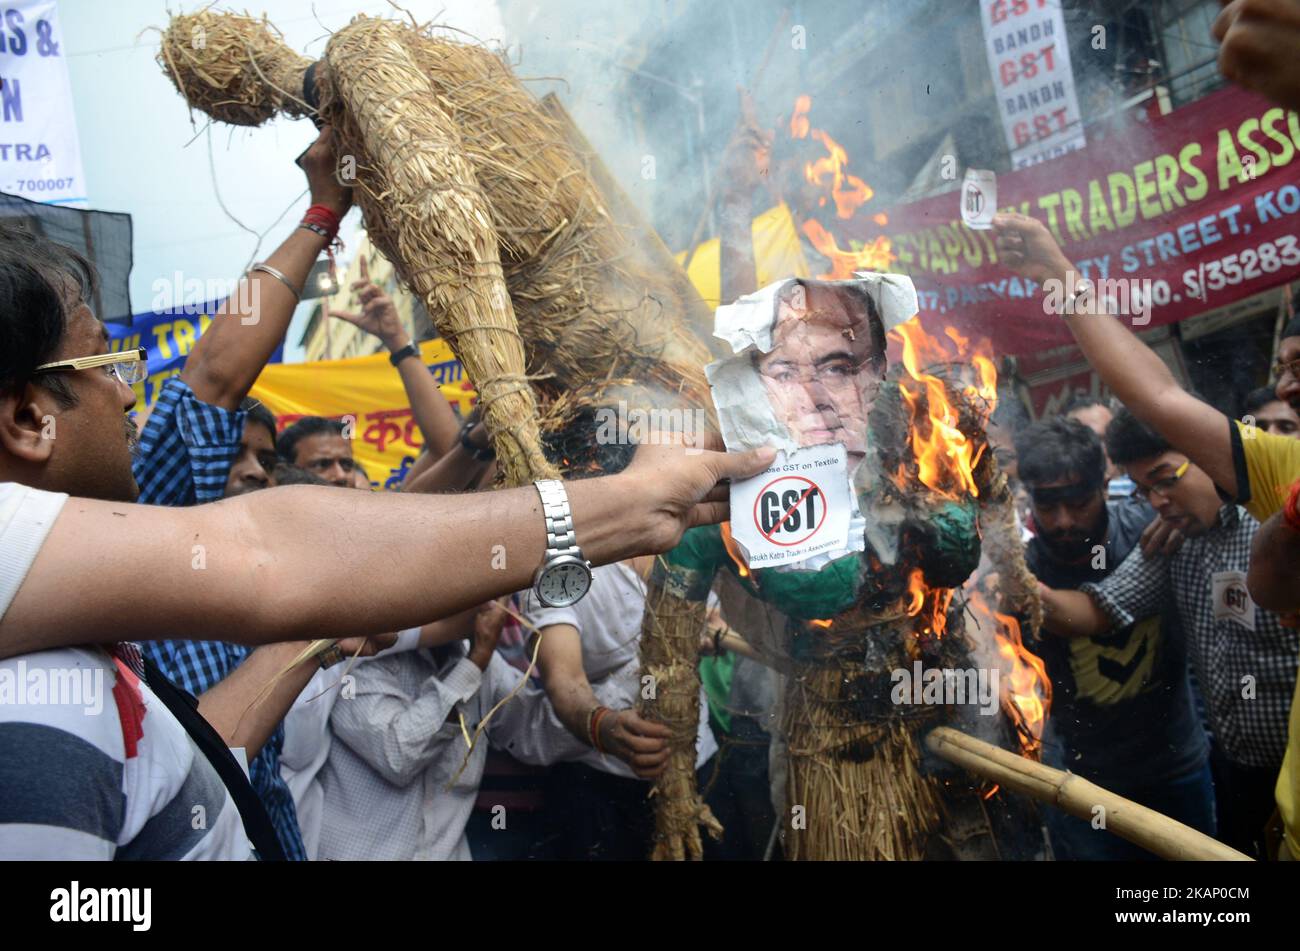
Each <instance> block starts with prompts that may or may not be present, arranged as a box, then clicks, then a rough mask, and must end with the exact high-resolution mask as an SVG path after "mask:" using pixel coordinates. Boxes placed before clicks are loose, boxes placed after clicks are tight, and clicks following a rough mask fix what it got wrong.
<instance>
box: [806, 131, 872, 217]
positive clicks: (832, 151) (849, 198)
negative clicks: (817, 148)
mask: <svg viewBox="0 0 1300 951" xmlns="http://www.w3.org/2000/svg"><path fill="white" fill-rule="evenodd" d="M812 137H813V138H814V139H816V140H817V141H818V142H820V143H821V144H822V145H824V146H825V147H826V153H827V154H826V155H825V156H823V157H822V158H819V159H818V160H817V161H815V162H808V163H807V164H805V165H804V167H803V174H804V177H805V178H807V179H808V181H809V183H811V184H813V185H818V186H824V185H825V184H826V179H827V177H828V176H829V178H830V183H831V198H833V199H834V200H835V214H836V215H837V216H839V217H840V218H844V219H849V218H852V217H853V213H854V212H856V211H857V210H858V209H859V208H861V207H862V206H863V205H865V204H866V203H867V202H869V201H870V200H871V196H872V195H874V194H875V192H874V191H872V189H871V186H870V185H868V184H867V183H866V182H864V181H863V180H862V179H860V178H858V176H856V175H850V174H849V173H848V172H847V171H845V168H844V167H845V166H846V165H848V164H849V154H848V153H847V152H845V151H844V146H842V145H840V144H839V143H838V142H836V141H835V140H834V139H832V138H831V137H830V136H829V135H827V134H826V132H825V131H823V130H822V129H813V130H812ZM819 204H821V205H822V206H825V204H826V197H825V196H822V199H821V201H820V202H819Z"/></svg>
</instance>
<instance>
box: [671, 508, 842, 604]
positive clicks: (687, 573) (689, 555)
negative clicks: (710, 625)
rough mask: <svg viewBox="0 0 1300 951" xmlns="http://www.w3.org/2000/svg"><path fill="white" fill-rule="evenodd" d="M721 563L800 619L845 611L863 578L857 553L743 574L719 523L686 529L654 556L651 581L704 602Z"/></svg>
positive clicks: (764, 597)
mask: <svg viewBox="0 0 1300 951" xmlns="http://www.w3.org/2000/svg"><path fill="white" fill-rule="evenodd" d="M720 566H725V567H727V568H729V569H730V570H731V571H732V572H733V573H734V574H735V575H736V576H737V577H738V578H739V579H740V583H741V584H742V585H744V586H745V587H746V588H747V589H748V590H749V591H750V592H751V593H753V594H754V596H755V597H757V598H759V599H760V600H762V601H765V602H767V603H768V604H771V605H774V606H775V607H776V608H778V609H779V610H780V611H782V612H783V613H785V614H788V615H789V616H791V617H793V618H797V619H799V620H804V621H808V620H812V619H813V618H828V617H834V616H835V615H836V614H839V613H840V612H842V611H845V610H848V608H850V607H852V606H853V602H854V601H855V600H856V599H857V596H858V590H859V588H860V586H861V583H862V559H861V557H859V555H858V554H857V553H856V552H851V553H850V554H847V555H845V556H843V557H842V558H837V559H836V560H835V561H832V562H831V563H830V564H828V565H826V566H824V567H822V568H821V569H819V570H817V571H799V570H792V571H781V570H778V569H776V568H759V569H758V570H757V571H748V570H747V571H746V572H745V573H744V574H742V573H741V571H740V566H739V565H737V564H736V563H735V562H734V561H733V560H732V558H731V556H730V555H729V554H727V549H726V545H724V544H723V541H722V529H721V528H720V527H719V526H717V525H705V526H701V527H699V528H692V529H690V530H688V531H687V532H686V533H685V534H684V535H683V536H682V540H681V542H680V543H679V544H678V545H677V547H676V548H674V549H673V550H672V551H670V552H668V554H666V555H664V556H663V557H662V558H660V559H656V563H655V580H657V581H659V583H660V584H662V585H663V587H664V588H665V589H666V590H667V591H668V592H669V593H671V594H674V595H676V596H677V597H680V598H685V599H686V600H688V601H703V600H704V599H705V598H707V597H708V593H709V589H710V588H711V587H712V586H713V578H714V576H715V575H716V574H717V571H718V568H719V567H720Z"/></svg>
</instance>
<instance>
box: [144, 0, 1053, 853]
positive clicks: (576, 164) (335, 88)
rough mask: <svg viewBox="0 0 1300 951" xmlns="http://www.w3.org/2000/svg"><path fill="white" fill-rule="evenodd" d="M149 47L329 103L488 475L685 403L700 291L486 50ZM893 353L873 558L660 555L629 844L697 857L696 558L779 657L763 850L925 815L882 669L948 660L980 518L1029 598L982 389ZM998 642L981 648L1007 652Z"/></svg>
mask: <svg viewBox="0 0 1300 951" xmlns="http://www.w3.org/2000/svg"><path fill="white" fill-rule="evenodd" d="M158 59H159V62H160V64H161V65H162V66H163V68H164V70H165V71H166V72H167V74H168V76H170V77H171V79H172V81H173V82H174V83H175V85H176V87H177V89H178V90H179V91H180V93H181V95H182V96H183V97H184V98H185V99H186V101H187V102H188V103H189V104H190V106H191V107H193V108H194V109H198V110H199V111H201V112H203V113H206V114H207V115H208V116H210V117H211V118H212V119H214V120H216V121H220V122H227V123H232V124H237V125H245V126H248V125H259V124H262V123H264V122H266V121H268V120H269V119H271V118H272V117H274V116H277V115H288V116H295V117H311V118H314V119H317V120H319V121H322V122H325V123H328V124H329V125H330V126H332V127H333V129H334V130H335V135H336V136H337V138H338V151H339V154H340V155H342V156H346V157H350V159H351V160H352V161H353V162H354V163H355V181H354V185H355V192H354V194H355V196H356V200H357V203H358V204H359V205H360V207H361V209H362V212H363V214H364V216H365V221H366V227H367V230H368V232H369V235H370V237H371V240H372V241H373V242H374V243H375V245H376V246H377V247H378V248H379V249H380V251H381V252H382V253H383V254H384V255H385V256H386V257H387V258H388V259H389V260H391V261H392V262H393V264H394V266H395V267H396V269H397V272H398V274H399V276H400V277H401V279H402V280H403V282H404V283H405V284H407V285H408V286H409V287H410V288H411V289H412V291H413V292H414V293H415V294H417V295H418V297H419V298H420V300H422V301H423V302H424V304H425V306H426V308H427V310H428V312H429V314H430V315H431V317H432V318H433V320H434V322H435V324H436V326H437V327H438V329H439V331H440V332H441V333H442V335H443V336H444V337H446V338H447V340H448V342H449V343H450V344H451V346H452V347H453V349H454V350H455V352H456V354H457V356H458V357H459V358H460V360H461V361H462V363H463V364H464V365H465V368H466V371H467V373H468V375H469V376H470V378H471V379H473V380H474V382H475V384H476V386H477V388H478V391H479V393H480V400H481V402H482V405H483V407H484V416H485V420H486V423H487V426H488V429H489V432H490V434H491V436H492V439H493V441H494V444H495V447H496V451H497V458H498V460H499V462H500V466H501V470H502V475H503V481H504V482H505V483H506V484H508V485H524V484H527V483H529V482H531V481H534V480H536V479H542V478H553V477H555V476H556V475H557V472H558V471H559V470H560V469H564V470H566V471H572V470H580V469H588V470H608V469H609V468H611V467H612V466H613V465H614V464H616V462H617V460H616V459H613V458H605V457H604V456H603V455H602V453H604V452H605V447H601V446H599V445H593V443H594V442H595V440H593V439H592V438H591V426H592V421H593V413H594V411H595V410H596V409H598V408H599V407H602V406H608V405H609V404H610V403H612V402H614V401H616V400H617V401H620V404H621V405H622V406H623V407H626V408H628V409H636V408H637V407H642V408H648V407H655V408H657V409H659V410H663V409H665V408H673V407H675V408H681V409H689V410H700V409H703V410H704V411H706V412H711V405H710V400H709V398H708V388H707V384H706V383H705V381H704V377H703V372H702V368H703V366H704V364H705V363H706V362H707V361H708V360H709V358H710V354H709V351H708V348H707V347H706V346H705V345H704V343H703V342H702V341H703V340H705V339H707V338H708V334H709V331H710V330H711V324H712V321H711V319H710V314H709V312H708V310H707V308H705V306H704V305H703V303H702V301H701V300H700V299H699V297H698V295H697V294H696V293H695V292H694V290H693V289H692V288H691V286H690V284H689V281H688V280H687V278H686V276H685V274H684V273H683V272H682V271H681V269H680V268H679V267H678V266H677V265H676V264H675V262H673V260H672V259H671V257H670V256H669V255H668V254H667V252H666V250H665V249H664V248H663V247H662V245H660V244H659V243H658V241H657V239H656V238H655V237H654V235H653V233H652V232H650V231H649V229H647V228H643V227H639V226H637V225H636V224H635V222H634V223H633V224H632V225H631V226H629V224H628V222H629V220H631V219H633V218H634V215H633V214H632V213H630V212H629V211H628V208H627V207H626V202H624V203H623V207H621V208H620V207H615V206H616V205H617V204H618V196H616V195H614V194H613V192H614V189H613V188H612V187H611V185H610V182H609V181H608V180H604V179H602V170H601V169H599V167H598V163H595V162H594V160H593V157H592V156H590V155H589V154H587V152H586V150H585V148H584V143H582V141H581V137H580V136H579V135H578V134H577V133H576V130H574V129H573V128H572V127H571V126H569V125H568V124H567V123H566V122H565V117H564V116H563V115H562V110H558V109H557V107H555V105H554V104H551V106H550V107H549V108H548V107H547V106H546V105H545V104H543V103H539V102H538V101H537V100H536V99H534V97H533V96H532V95H531V94H529V93H528V92H527V91H526V90H525V89H524V88H523V86H522V85H521V84H520V83H519V81H518V80H517V79H516V78H515V76H514V75H513V73H512V72H511V70H510V68H509V66H508V65H507V64H506V63H505V62H504V60H503V59H502V58H501V57H500V56H498V55H496V54H494V53H492V52H490V51H489V50H487V49H484V48H482V47H479V46H475V45H471V44H466V43H460V42H456V41H454V40H451V39H448V38H447V37H445V36H440V35H435V33H434V32H433V31H431V30H430V29H428V28H425V27H421V26H419V25H417V24H414V23H412V24H406V23H402V22H397V21H393V20H388V19H375V18H369V17H364V16H358V17H356V18H355V19H354V20H353V21H352V22H351V23H349V24H348V25H347V26H346V27H344V28H342V29H340V30H339V31H338V32H337V33H334V34H333V35H332V36H331V38H330V39H329V41H328V43H327V44H326V47H325V51H324V54H323V56H322V57H321V59H320V60H319V61H316V62H313V61H311V60H308V59H306V58H305V57H302V56H300V55H299V54H297V53H295V52H294V51H293V50H291V49H289V48H288V47H287V46H286V45H285V44H284V43H283V41H282V40H281V38H280V36H279V34H278V33H277V32H276V31H275V30H274V28H273V27H272V26H271V25H270V24H269V23H267V22H266V21H265V20H264V19H257V18H253V17H250V16H238V15H233V14H222V13H216V12H213V11H211V10H207V9H205V10H203V11H201V12H199V13H196V14H193V15H182V16H176V17H174V18H173V19H172V20H171V23H170V24H169V26H168V27H167V28H166V29H165V30H164V31H162V43H161V48H160V51H159V54H158ZM909 372H910V375H909V376H908V377H907V378H905V379H904V378H898V379H895V380H894V381H893V383H892V384H891V385H890V387H887V388H886V391H885V392H884V393H882V397H883V399H882V400H880V401H879V406H878V407H877V410H876V411H875V412H874V414H873V433H874V434H875V437H876V438H877V442H878V450H877V458H878V462H879V463H880V464H881V465H883V466H884V468H881V469H879V470H878V473H877V474H878V475H879V476H880V477H879V478H877V479H876V480H875V483H874V485H873V486H872V487H871V488H870V491H866V490H864V492H865V494H864V496H863V498H864V500H865V501H867V502H869V503H870V505H872V506H873V507H875V508H876V509H878V510H880V511H884V510H889V511H891V512H893V513H894V515H895V516H896V523H897V525H898V526H899V527H900V532H901V534H900V539H901V541H900V542H899V548H898V551H897V553H895V557H891V558H890V559H888V560H887V562H886V560H882V559H881V558H880V557H878V556H877V555H875V554H872V553H870V552H868V553H864V555H863V556H862V557H860V558H855V559H854V560H853V564H851V565H847V564H846V565H845V566H844V567H841V568H839V569H836V570H835V571H832V572H829V573H826V574H825V576H824V577H819V578H818V579H817V580H816V583H815V584H813V585H812V586H811V587H809V586H808V585H806V584H805V585H804V587H803V588H801V587H800V584H793V583H791V582H790V580H789V579H788V578H787V579H782V578H779V577H775V576H766V575H765V573H764V572H761V571H759V572H747V571H746V570H745V569H744V568H743V566H742V565H739V564H737V563H736V561H735V560H734V558H733V557H732V556H731V555H729V554H728V545H727V538H726V536H725V532H724V531H720V530H718V529H712V530H695V531H693V532H690V533H688V537H687V538H686V539H685V540H684V542H683V545H682V546H681V547H680V548H679V549H678V550H676V551H674V552H673V553H671V554H670V555H668V556H666V557H665V558H663V559H661V560H660V562H659V564H658V567H657V571H656V575H655V578H654V579H653V580H652V582H651V584H650V585H649V592H648V598H647V610H646V613H645V621H644V630H643V638H642V660H643V669H644V670H645V671H646V672H647V673H648V674H649V676H651V677H652V678H653V683H654V684H655V685H656V690H655V691H653V693H652V695H651V696H647V697H646V698H645V700H644V701H643V707H644V711H645V712H646V713H647V714H649V715H652V716H655V717H657V718H658V719H660V720H663V721H664V722H666V723H668V724H669V725H670V726H671V727H672V730H673V736H674V739H673V741H672V757H671V761H670V765H669V768H668V770H667V772H666V773H665V775H664V776H663V777H662V778H661V779H660V780H659V782H658V783H657V784H656V788H655V795H656V798H657V832H658V835H657V840H658V842H657V846H656V849H655V856H654V857H656V858H673V859H681V858H698V857H700V855H701V852H702V849H701V837H700V830H701V829H702V828H703V829H705V830H707V831H708V832H710V833H713V834H718V833H720V832H721V831H722V830H721V829H720V827H719V826H718V823H717V821H716V819H714V817H713V816H712V815H711V814H710V812H709V810H708V808H707V806H705V805H704V803H703V802H702V800H701V798H700V794H699V791H698V790H697V789H696V786H695V770H694V765H695V764H694V759H695V750H694V737H695V730H696V724H697V723H698V717H699V708H698V693H699V679H698V673H697V669H696V663H697V645H698V635H699V632H700V631H701V630H702V628H703V623H704V619H703V615H704V604H703V596H702V594H701V590H702V589H703V590H705V591H707V588H708V587H709V585H710V584H711V583H712V581H713V578H714V575H715V574H716V573H717V572H718V571H720V570H724V571H725V570H730V571H733V572H736V573H737V575H738V577H739V578H740V581H741V584H742V585H743V586H744V587H745V589H746V590H747V591H748V593H749V595H750V596H751V597H753V598H757V599H759V600H761V601H762V602H764V603H765V604H767V605H771V606H773V608H774V610H773V611H772V616H773V617H778V618H780V620H779V623H774V624H773V625H772V627H771V630H770V631H769V632H767V633H766V634H763V633H762V632H759V634H757V635H756V637H755V643H754V645H753V646H754V649H755V650H756V651H758V652H759V653H760V654H763V655H765V656H767V657H768V658H770V659H771V660H772V661H773V662H778V663H779V666H782V667H783V668H784V669H786V670H787V671H788V677H787V680H786V683H787V689H786V692H785V697H784V701H783V710H782V724H783V734H784V736H783V742H784V743H785V745H786V747H787V748H788V753H789V779H788V784H787V788H788V791H789V797H788V798H789V801H790V802H791V803H792V804H793V805H797V806H800V807H801V808H802V809H803V810H804V813H805V818H806V822H805V823H804V824H803V825H802V826H800V825H797V824H796V825H795V826H794V827H793V828H792V830H791V833H790V835H789V836H788V838H787V843H786V847H787V851H788V853H789V854H790V855H791V856H792V857H795V858H853V859H864V858H922V857H925V856H927V855H930V854H934V853H935V841H936V837H937V836H938V835H939V833H940V831H941V830H942V829H943V827H944V826H945V823H948V824H949V825H950V826H951V823H952V817H951V807H952V801H953V797H952V796H951V795H950V794H949V793H950V791H951V790H950V788H949V787H951V786H953V785H954V782H953V780H952V779H951V777H949V778H947V779H944V778H941V777H940V774H939V773H937V772H936V771H935V770H934V769H932V768H930V767H929V766H928V765H927V764H926V762H925V760H924V756H923V753H922V749H923V745H924V744H923V743H922V742H921V741H920V740H919V738H918V737H919V734H920V732H921V731H922V730H925V729H928V728H930V727H932V726H934V725H936V724H937V723H939V722H943V721H945V720H946V719H949V718H950V717H949V712H947V711H945V710H944V709H943V708H942V707H924V708H921V709H920V710H919V712H917V711H913V712H907V711H904V710H903V709H902V708H900V707H899V706H897V705H891V704H889V702H888V696H889V672H890V671H891V670H894V669H896V668H898V667H900V666H905V665H910V664H912V663H914V662H921V663H922V664H923V666H925V667H927V668H930V667H939V666H961V665H962V664H967V665H968V664H969V662H970V656H971V654H970V652H971V649H972V647H971V643H970V641H969V640H968V639H967V638H966V637H965V636H964V634H963V632H962V626H963V624H962V614H963V601H962V599H960V598H958V599H954V591H955V589H957V588H958V587H960V586H961V585H962V584H963V582H965V581H966V579H967V577H968V576H969V575H970V574H971V572H972V571H973V570H974V569H975V566H976V564H977V563H978V561H979V547H980V534H981V526H983V533H984V536H985V537H984V543H985V546H986V548H987V550H988V551H989V552H990V553H993V554H996V555H997V557H998V558H999V559H1001V561H1003V562H1004V564H1001V565H1000V566H999V571H1000V576H1001V578H1002V579H1003V581H1002V584H1003V588H1004V589H1005V590H1004V593H1006V591H1010V592H1011V597H1012V601H1015V602H1016V603H1018V604H1019V605H1020V606H1021V607H1024V608H1027V609H1028V615H1029V616H1030V617H1036V616H1037V612H1038V608H1037V606H1036V594H1035V589H1034V588H1033V587H1032V585H1031V584H1030V583H1029V579H1028V576H1027V574H1026V573H1025V571H1024V566H1023V563H1022V562H1019V561H1018V560H1017V559H1018V558H1019V555H1018V552H1019V547H1018V545H1017V544H1015V543H1014V540H1013V539H1012V537H1011V535H1010V534H1008V533H1011V532H1013V531H1014V520H1013V519H1012V517H1011V516H1010V508H1009V495H1008V493H1007V492H1006V488H1005V480H1002V479H1001V477H1000V475H999V474H998V472H997V470H996V467H995V464H994V463H993V459H992V455H991V453H988V452H985V451H983V450H984V446H983V443H982V424H983V419H984V416H985V415H986V412H987V409H988V407H987V406H986V407H982V408H981V407H975V406H973V405H970V404H968V403H963V402H962V400H961V399H960V398H956V397H954V396H953V394H961V393H976V394H978V393H981V392H983V390H981V386H980V385H958V386H956V387H951V386H948V385H947V384H946V383H944V382H943V381H939V380H937V379H935V378H933V377H928V375H926V374H924V373H922V372H920V370H919V369H918V368H916V367H910V368H909ZM987 383H988V381H987V380H984V381H983V385H984V389H985V390H986V389H987ZM948 397H953V398H952V399H948ZM939 402H942V403H943V404H944V405H943V406H942V407H938V408H937V407H936V404H937V403H939ZM945 414H952V415H953V420H947V418H946V416H945ZM954 421H955V425H953V423H954ZM941 422H942V425H941ZM941 431H942V432H950V431H951V432H955V433H956V434H957V436H960V437H961V441H963V445H964V448H965V451H966V452H967V455H966V457H965V459H966V470H965V472H964V473H962V481H959V482H958V483H954V482H953V481H952V479H953V477H954V476H953V473H952V472H950V471H946V470H944V471H940V470H937V469H936V470H934V471H927V465H930V466H931V468H932V469H933V465H932V464H933V455H932V453H931V450H933V449H934V446H932V445H930V442H932V441H933V440H934V438H935V435H936V433H940V432H941ZM952 438H953V439H954V440H956V437H952ZM547 446H549V447H550V449H551V456H552V458H550V459H548V457H547V454H546V452H545V451H544V449H545V447H547ZM942 448H943V451H947V449H950V448H951V446H949V447H942ZM552 459H554V460H555V461H552ZM557 463H558V464H557ZM1000 535H1006V536H1007V537H1006V538H1005V539H1003V540H1002V541H1001V542H999V540H998V539H999V537H1000ZM701 586H702V588H701ZM776 609H779V611H778V610H776ZM1008 630H1009V629H1008ZM1015 641H1017V642H1018V635H1017V636H1016V637H1015ZM1018 650H1019V648H1018V646H1017V644H1016V643H1011V644H1010V646H1009V647H1008V648H1006V651H1007V652H1009V653H1010V655H1011V658H1012V660H1011V663H1016V662H1018V661H1019V658H1018V657H1017V656H1016V655H1017V651H1018ZM1027 689H1032V688H1027ZM1004 700H1005V701H1006V702H1005V708H1006V711H1007V717H1006V718H1005V719H1004V720H1003V721H1002V723H1003V726H1006V725H1007V724H1011V726H1008V727H1007V734H1006V736H1004V737H1003V740H1004V741H1005V742H1004V745H1010V744H1013V743H1014V738H1015V737H1017V736H1019V737H1020V738H1021V739H1025V738H1026V737H1032V735H1033V724H1032V723H1029V722H1028V721H1029V719H1030V718H1027V717H1025V716H1023V715H1022V714H1021V713H1020V712H1018V711H1019V708H1018V707H1017V706H1016V704H1015V703H1014V702H1012V700H1010V699H1008V698H1004ZM1039 725H1041V720H1040V723H1039ZM957 785H962V789H963V792H964V793H968V794H969V793H972V792H974V793H978V792H979V791H980V790H979V789H977V788H976V787H975V786H973V785H972V784H971V783H969V782H967V783H965V784H964V785H963V784H957ZM976 798H978V796H977V797H976ZM970 799H971V796H970V795H965V800H966V801H969V800H970Z"/></svg>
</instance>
